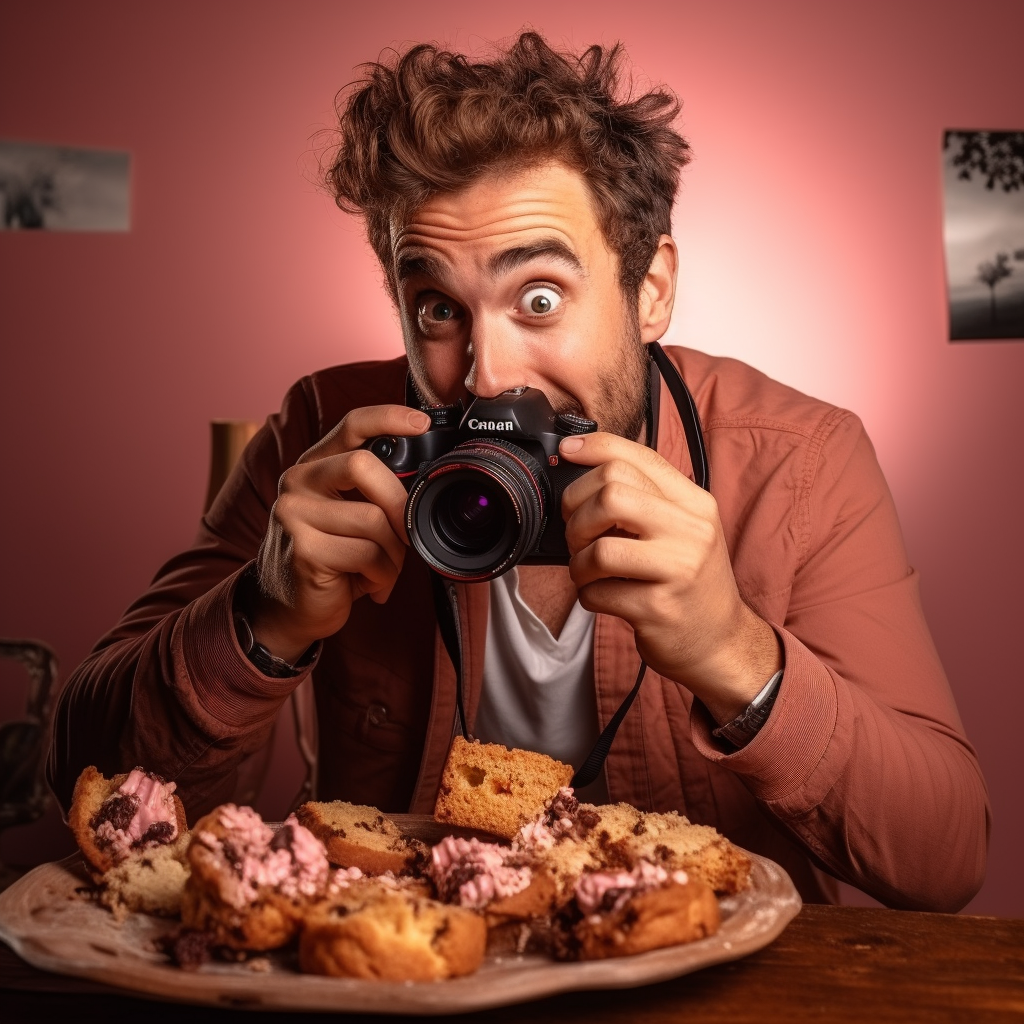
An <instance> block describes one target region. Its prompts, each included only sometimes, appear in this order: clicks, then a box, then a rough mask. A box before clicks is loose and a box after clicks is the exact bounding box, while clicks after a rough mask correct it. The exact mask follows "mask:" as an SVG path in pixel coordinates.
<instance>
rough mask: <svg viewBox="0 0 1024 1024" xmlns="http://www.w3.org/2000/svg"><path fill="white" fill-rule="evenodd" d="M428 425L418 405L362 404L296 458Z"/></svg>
mask: <svg viewBox="0 0 1024 1024" xmlns="http://www.w3.org/2000/svg"><path fill="white" fill-rule="evenodd" d="M429 426H430V417H429V416H428V415H427V414H426V413H425V412H420V411H419V409H409V408H408V407H406V406H404V405H367V406H363V407H362V408H359V409H353V410H352V411H351V412H349V413H348V414H346V416H345V417H344V418H343V419H342V420H341V422H340V423H338V425H337V426H336V427H335V428H334V429H333V430H332V431H331V432H330V433H329V434H327V436H326V437H324V438H323V439H322V440H320V441H318V442H317V443H316V444H315V445H313V447H312V448H310V449H309V451H307V452H306V453H305V454H304V455H302V457H301V458H300V459H299V462H300V463H303V462H314V461H316V460H317V459H323V458H326V457H327V456H330V455H340V454H341V453H342V452H350V451H353V450H354V449H356V448H358V447H359V446H360V445H361V444H363V442H364V441H368V440H369V439H370V438H371V437H377V435H378V434H389V435H394V436H397V437H412V436H414V435H416V434H422V433H425V432H426V430H427V429H428V428H429Z"/></svg>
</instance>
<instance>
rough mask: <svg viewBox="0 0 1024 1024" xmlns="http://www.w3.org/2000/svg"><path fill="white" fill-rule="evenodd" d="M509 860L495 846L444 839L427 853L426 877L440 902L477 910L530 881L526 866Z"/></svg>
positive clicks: (510, 853)
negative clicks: (434, 886) (428, 856)
mask: <svg viewBox="0 0 1024 1024" xmlns="http://www.w3.org/2000/svg"><path fill="white" fill-rule="evenodd" d="M512 856H514V854H513V851H511V850H509V849H506V848H505V847H503V846H498V845H497V844H496V843H482V842H480V840H479V839H460V838H456V837H455V836H445V838H444V839H442V840H441V842H439V843H438V844H437V845H436V846H435V847H434V848H433V850H432V851H431V854H430V867H429V868H428V869H427V873H428V874H429V875H430V877H431V878H432V879H433V881H434V884H435V885H436V886H437V891H438V893H439V894H440V895H441V898H442V899H445V900H446V901H447V902H450V903H454V902H458V903H459V904H460V905H461V906H463V907H471V908H472V909H474V910H480V909H482V908H483V907H486V906H487V904H488V903H491V902H492V901H493V900H496V899H503V898H504V897H506V896H514V895H515V894H516V893H517V892H522V890H523V889H525V888H526V887H527V886H528V885H529V884H530V882H531V881H532V880H533V873H532V872H531V871H530V868H529V867H528V866H526V865H522V866H517V865H515V864H510V863H508V861H509V858H510V857H512Z"/></svg>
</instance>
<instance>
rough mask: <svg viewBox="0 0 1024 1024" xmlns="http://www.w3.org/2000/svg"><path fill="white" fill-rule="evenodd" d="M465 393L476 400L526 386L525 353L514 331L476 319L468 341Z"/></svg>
mask: <svg viewBox="0 0 1024 1024" xmlns="http://www.w3.org/2000/svg"><path fill="white" fill-rule="evenodd" d="M469 358H470V365H469V373H468V374H466V390H467V391H469V392H470V393H471V394H473V395H475V396H476V397H477V398H495V397H497V396H498V395H500V394H501V393H502V392H503V391H509V390H510V389H512V388H518V387H520V386H522V385H523V384H524V383H525V379H524V378H525V374H524V372H523V370H524V368H523V364H522V352H521V350H520V347H519V345H518V344H517V342H516V338H515V336H514V332H513V331H510V330H509V329H508V327H504V329H503V325H502V324H501V323H500V322H498V323H496V322H495V321H493V320H490V319H488V318H485V317H476V318H474V320H473V327H472V331H471V333H470V340H469Z"/></svg>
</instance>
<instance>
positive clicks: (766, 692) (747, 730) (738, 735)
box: [711, 668, 783, 749]
mask: <svg viewBox="0 0 1024 1024" xmlns="http://www.w3.org/2000/svg"><path fill="white" fill-rule="evenodd" d="M782 672H783V670H782V669H781V668H780V669H779V671H778V672H776V673H775V675H773V676H772V677H771V679H769V680H768V682H767V683H765V684H764V686H763V687H762V688H761V692H760V693H758V695H757V696H756V697H755V698H754V699H753V700H752V701H751V702H750V703H749V704H748V705H747V706H746V707H745V708H744V709H743V711H742V712H741V713H740V714H739V715H737V716H736V717H735V718H734V719H733V720H732V721H731V722H726V723H725V725H720V726H719V727H718V728H717V729H712V730H711V735H712V736H716V737H718V738H719V739H723V740H727V741H728V742H729V743H731V744H732V745H733V746H734V747H736V748H737V749H738V748H740V747H745V746H746V745H747V744H748V743H749V742H750V741H751V740H752V739H753V738H754V737H755V736H756V735H757V734H758V732H759V731H760V729H761V726H762V725H764V723H765V722H767V721H768V716H769V715H770V714H771V712H772V708H773V707H774V706H775V698H776V697H777V696H778V693H779V688H780V686H781V684H782Z"/></svg>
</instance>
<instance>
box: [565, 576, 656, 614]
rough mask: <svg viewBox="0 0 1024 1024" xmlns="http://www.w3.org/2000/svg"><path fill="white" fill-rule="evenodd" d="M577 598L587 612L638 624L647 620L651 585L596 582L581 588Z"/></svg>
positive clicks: (606, 581)
mask: <svg viewBox="0 0 1024 1024" xmlns="http://www.w3.org/2000/svg"><path fill="white" fill-rule="evenodd" d="M577 597H578V600H579V602H580V604H581V605H582V607H583V608H585V609H586V610H587V611H588V612H595V613H600V614H602V615H614V616H615V617H616V618H619V619H623V620H624V621H626V622H629V623H639V622H643V621H645V620H646V619H647V618H648V605H649V604H650V599H651V585H650V584H649V583H647V582H645V581H642V580H619V579H614V580H613V579H609V580H596V581H595V582H593V583H588V584H587V585H586V586H584V587H581V588H580V590H579V591H578V594H577Z"/></svg>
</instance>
